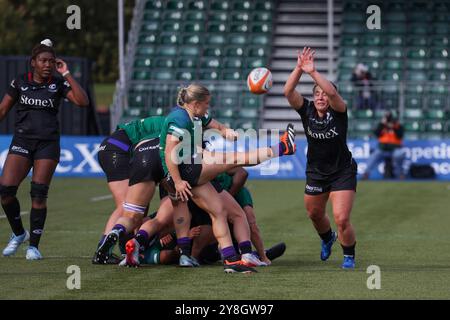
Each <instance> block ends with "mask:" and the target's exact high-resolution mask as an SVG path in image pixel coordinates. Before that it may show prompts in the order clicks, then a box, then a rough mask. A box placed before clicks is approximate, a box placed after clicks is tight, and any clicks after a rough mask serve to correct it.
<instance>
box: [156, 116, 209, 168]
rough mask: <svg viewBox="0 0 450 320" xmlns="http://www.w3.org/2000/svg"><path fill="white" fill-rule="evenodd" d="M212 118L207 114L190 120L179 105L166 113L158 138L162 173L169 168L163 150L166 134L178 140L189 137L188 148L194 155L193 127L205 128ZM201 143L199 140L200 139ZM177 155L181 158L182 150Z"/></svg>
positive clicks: (164, 148)
mask: <svg viewBox="0 0 450 320" xmlns="http://www.w3.org/2000/svg"><path fill="white" fill-rule="evenodd" d="M211 120H212V118H210V117H209V116H208V115H207V114H206V115H205V116H204V117H202V118H194V119H193V120H191V118H190V117H189V113H188V112H187V111H186V110H185V109H183V108H180V107H175V108H173V109H172V111H171V112H170V113H169V114H168V115H167V117H166V121H165V122H164V126H163V128H162V130H161V135H160V138H159V141H160V142H159V154H160V157H161V161H162V165H163V168H164V173H167V172H168V171H169V170H168V169H167V165H166V159H165V154H164V152H165V150H166V138H167V135H173V136H175V137H177V138H178V139H179V140H180V141H183V139H186V138H187V137H189V135H190V137H191V141H190V148H191V155H194V153H195V152H194V151H195V141H194V127H195V126H196V125H197V126H200V125H201V126H202V127H203V128H205V127H206V126H208V124H209V123H210V122H211ZM200 144H201V140H200ZM179 156H180V158H181V159H183V151H182V150H180V153H179Z"/></svg>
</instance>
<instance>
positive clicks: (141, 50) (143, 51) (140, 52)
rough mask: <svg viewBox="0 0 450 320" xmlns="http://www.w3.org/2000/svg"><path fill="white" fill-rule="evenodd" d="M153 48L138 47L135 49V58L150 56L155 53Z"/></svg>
mask: <svg viewBox="0 0 450 320" xmlns="http://www.w3.org/2000/svg"><path fill="white" fill-rule="evenodd" d="M155 51H156V50H155V47H154V46H138V47H137V49H136V55H137V56H151V55H153V54H154V53H155Z"/></svg>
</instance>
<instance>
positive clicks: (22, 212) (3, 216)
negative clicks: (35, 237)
mask: <svg viewBox="0 0 450 320" xmlns="http://www.w3.org/2000/svg"><path fill="white" fill-rule="evenodd" d="M27 214H29V212H28V211H20V215H21V216H25V215H27ZM6 218H7V217H6V216H5V215H4V214H2V215H0V219H6Z"/></svg>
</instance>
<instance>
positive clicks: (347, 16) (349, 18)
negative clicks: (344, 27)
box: [342, 11, 367, 23]
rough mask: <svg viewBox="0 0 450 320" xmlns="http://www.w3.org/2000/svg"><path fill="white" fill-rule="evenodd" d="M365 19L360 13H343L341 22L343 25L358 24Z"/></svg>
mask: <svg viewBox="0 0 450 320" xmlns="http://www.w3.org/2000/svg"><path fill="white" fill-rule="evenodd" d="M366 19H367V17H366V16H365V15H364V14H363V13H362V12H361V11H360V12H355V11H344V12H343V14H342V21H343V22H344V23H348V22H350V23H352V22H360V23H362V22H363V21H366Z"/></svg>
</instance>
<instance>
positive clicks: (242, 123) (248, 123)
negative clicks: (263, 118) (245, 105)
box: [236, 120, 259, 130]
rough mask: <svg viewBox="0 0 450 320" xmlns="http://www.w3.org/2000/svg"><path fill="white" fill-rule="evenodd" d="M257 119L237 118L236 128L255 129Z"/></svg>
mask: <svg viewBox="0 0 450 320" xmlns="http://www.w3.org/2000/svg"><path fill="white" fill-rule="evenodd" d="M258 122H259V121H258V120H238V121H237V122H236V124H237V126H236V128H241V129H244V130H249V129H255V130H256V129H257V128H258Z"/></svg>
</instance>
